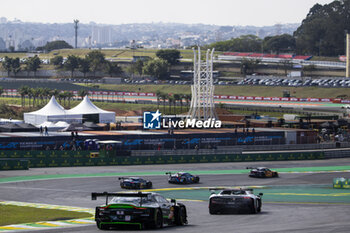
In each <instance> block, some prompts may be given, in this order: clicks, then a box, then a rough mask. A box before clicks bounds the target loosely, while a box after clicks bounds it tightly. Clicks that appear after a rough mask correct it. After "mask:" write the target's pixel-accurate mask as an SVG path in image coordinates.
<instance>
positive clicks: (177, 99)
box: [174, 94, 182, 113]
mask: <svg viewBox="0 0 350 233" xmlns="http://www.w3.org/2000/svg"><path fill="white" fill-rule="evenodd" d="M177 102H180V105H181V110H182V97H181V95H180V94H174V113H175V106H176V103H177Z"/></svg>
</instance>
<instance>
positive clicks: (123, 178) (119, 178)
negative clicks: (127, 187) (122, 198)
mask: <svg viewBox="0 0 350 233" xmlns="http://www.w3.org/2000/svg"><path fill="white" fill-rule="evenodd" d="M128 178H129V177H118V180H125V179H128Z"/></svg>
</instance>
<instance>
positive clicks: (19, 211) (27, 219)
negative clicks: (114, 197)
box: [0, 205, 92, 226]
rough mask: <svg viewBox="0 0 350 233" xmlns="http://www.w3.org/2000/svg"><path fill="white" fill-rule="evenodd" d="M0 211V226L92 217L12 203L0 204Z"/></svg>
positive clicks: (85, 214) (84, 214)
mask: <svg viewBox="0 0 350 233" xmlns="http://www.w3.org/2000/svg"><path fill="white" fill-rule="evenodd" d="M0 213H1V218H0V226H5V225H10V224H19V223H31V222H38V221H56V220H68V219H78V218H88V217H92V215H91V214H88V213H80V212H73V211H65V210H51V209H40V208H34V207H24V206H13V205H0Z"/></svg>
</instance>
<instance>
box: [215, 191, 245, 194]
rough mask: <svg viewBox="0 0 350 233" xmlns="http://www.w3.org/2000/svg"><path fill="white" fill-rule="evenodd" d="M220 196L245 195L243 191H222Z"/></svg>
mask: <svg viewBox="0 0 350 233" xmlns="http://www.w3.org/2000/svg"><path fill="white" fill-rule="evenodd" d="M221 194H223V195H242V194H246V192H245V191H244V190H225V191H222V192H221Z"/></svg>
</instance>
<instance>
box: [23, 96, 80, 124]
mask: <svg viewBox="0 0 350 233" xmlns="http://www.w3.org/2000/svg"><path fill="white" fill-rule="evenodd" d="M74 117H78V116H70V117H69V118H70V119H71V120H72V119H74ZM66 119H67V115H66V110H65V109H64V108H63V107H62V106H61V105H60V104H59V103H57V101H56V99H55V96H52V97H51V99H50V101H49V102H48V103H47V104H46V105H45V106H44V107H43V108H41V109H39V110H37V111H34V112H29V113H24V122H25V123H30V124H33V125H40V124H42V123H44V122H45V121H59V120H66Z"/></svg>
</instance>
